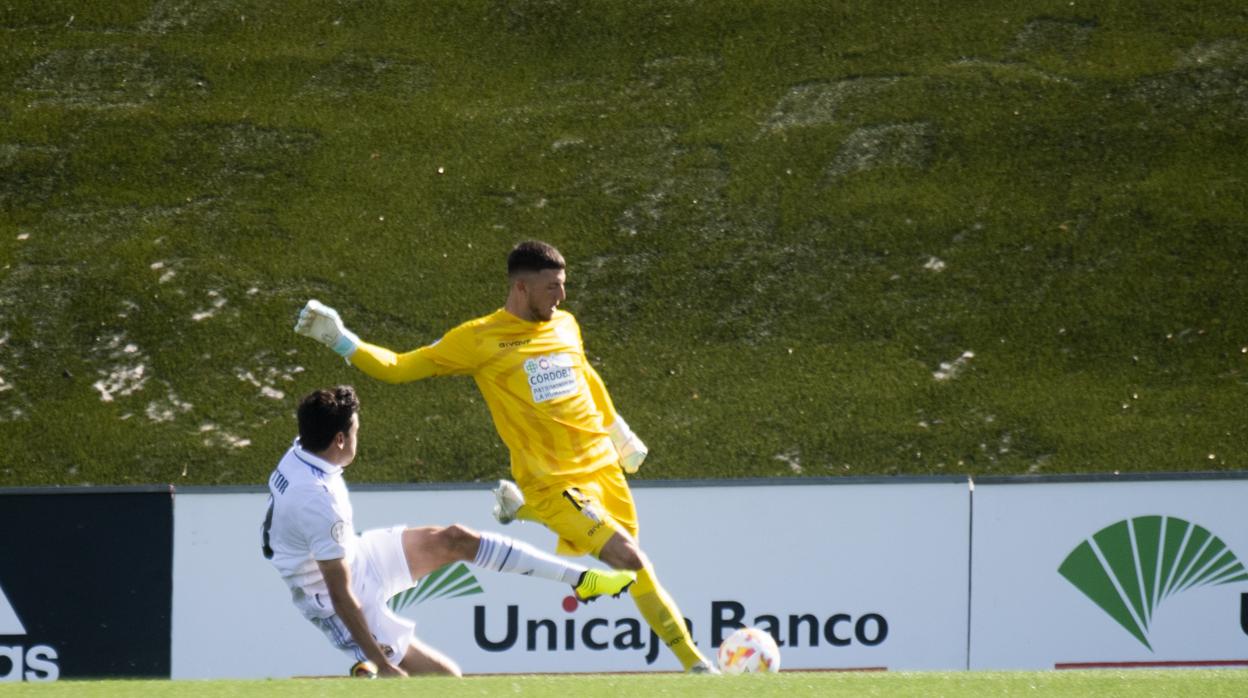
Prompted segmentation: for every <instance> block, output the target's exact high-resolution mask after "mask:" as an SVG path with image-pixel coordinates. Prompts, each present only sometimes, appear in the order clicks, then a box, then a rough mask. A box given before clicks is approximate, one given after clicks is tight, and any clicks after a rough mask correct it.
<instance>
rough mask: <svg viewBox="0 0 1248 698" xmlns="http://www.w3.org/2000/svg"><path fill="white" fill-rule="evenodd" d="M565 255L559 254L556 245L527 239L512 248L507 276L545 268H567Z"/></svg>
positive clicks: (508, 259) (508, 257)
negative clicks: (564, 259)
mask: <svg viewBox="0 0 1248 698" xmlns="http://www.w3.org/2000/svg"><path fill="white" fill-rule="evenodd" d="M566 268H567V264H566V263H565V262H564V261H563V255H561V254H559V250H556V249H555V247H554V245H549V244H547V243H544V242H542V241H541V240H525V241H524V242H521V243H517V244H516V246H515V247H513V248H511V254H509V255H507V276H509V277H511V276H515V275H516V274H521V273H524V272H532V271H542V270H543V269H566Z"/></svg>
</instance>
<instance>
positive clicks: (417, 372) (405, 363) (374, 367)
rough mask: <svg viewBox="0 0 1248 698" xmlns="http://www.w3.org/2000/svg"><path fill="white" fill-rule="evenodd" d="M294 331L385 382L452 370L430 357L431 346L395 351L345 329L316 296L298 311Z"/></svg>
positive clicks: (340, 317) (407, 379) (336, 315)
mask: <svg viewBox="0 0 1248 698" xmlns="http://www.w3.org/2000/svg"><path fill="white" fill-rule="evenodd" d="M295 333H297V334H301V335H303V336H305V337H311V338H312V339H315V340H316V341H318V342H320V343H321V344H324V345H325V346H327V347H329V348H330V349H332V350H334V352H335V353H337V354H338V355H339V356H341V357H342V358H344V359H346V360H347V361H348V362H350V363H351V365H353V366H355V367H356V368H358V369H360V370H361V371H363V372H364V373H366V374H368V375H369V376H372V377H373V378H376V379H378V380H382V381H385V382H387V383H406V382H409V381H415V380H420V379H422V378H428V377H430V376H437V375H443V374H447V373H452V372H453V370H451V369H450V368H449V367H447V366H446V365H444V364H443V363H439V362H438V361H437V360H436V359H435V357H433V356H431V354H432V353H433V352H432V351H426V350H429V349H431V347H421V348H420V349H415V350H413V351H409V352H406V353H403V354H396V353H395V352H393V351H391V350H389V349H386V348H385V347H380V346H377V345H375V344H369V343H368V342H365V341H363V340H361V339H360V338H359V336H358V335H356V334H355V333H354V332H352V331H351V330H348V329H347V328H346V325H344V324H343V321H342V316H341V315H339V314H338V311H337V310H334V309H333V308H331V307H329V306H327V305H325V304H324V303H322V302H320V301H318V300H315V299H313V300H310V301H308V302H307V304H305V305H304V306H303V309H302V310H300V311H299V318H298V319H297V320H296V321H295Z"/></svg>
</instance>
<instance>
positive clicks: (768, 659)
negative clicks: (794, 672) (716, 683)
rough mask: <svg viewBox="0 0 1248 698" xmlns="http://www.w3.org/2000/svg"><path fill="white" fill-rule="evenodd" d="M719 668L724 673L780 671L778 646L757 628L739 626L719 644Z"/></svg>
mask: <svg viewBox="0 0 1248 698" xmlns="http://www.w3.org/2000/svg"><path fill="white" fill-rule="evenodd" d="M719 670H720V671H722V672H724V673H725V674H750V673H755V672H758V673H762V672H776V671H780V648H779V647H776V641H775V640H774V639H773V638H772V637H771V633H768V632H766V631H763V630H759V629H758V628H740V629H739V630H737V631H736V632H734V633H733V634H731V635H729V636H728V639H727V640H724V643H723V644H722V645H720V646H719Z"/></svg>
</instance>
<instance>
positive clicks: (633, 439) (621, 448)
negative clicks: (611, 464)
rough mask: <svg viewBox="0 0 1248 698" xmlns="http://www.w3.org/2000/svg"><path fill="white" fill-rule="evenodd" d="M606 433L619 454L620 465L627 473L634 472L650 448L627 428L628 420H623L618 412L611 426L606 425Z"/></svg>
mask: <svg viewBox="0 0 1248 698" xmlns="http://www.w3.org/2000/svg"><path fill="white" fill-rule="evenodd" d="M607 434H608V435H610V437H611V443H612V444H614V445H615V452H616V453H618V454H620V467H621V468H623V469H624V472H626V473H628V474H629V475H632V474H634V473H636V472H637V469H638V468H640V467H641V462H642V461H644V460H645V459H646V456H647V455H648V454H649V453H650V449H648V448H646V444H645V443H643V442H642V440H641V439H639V438H637V435H636V434H634V433H633V430H632V429H629V428H628V422H625V421H624V418H623V417H621V416H620V415H618V414H617V415H616V416H615V421H614V422H612V424H611V426H609V427H607Z"/></svg>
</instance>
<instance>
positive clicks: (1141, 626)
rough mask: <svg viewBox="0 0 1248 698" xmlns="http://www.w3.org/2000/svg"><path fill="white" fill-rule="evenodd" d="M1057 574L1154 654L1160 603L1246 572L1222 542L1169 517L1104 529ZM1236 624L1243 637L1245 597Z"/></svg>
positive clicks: (1247, 619) (1246, 576)
mask: <svg viewBox="0 0 1248 698" xmlns="http://www.w3.org/2000/svg"><path fill="white" fill-rule="evenodd" d="M1058 572H1059V573H1060V574H1061V575H1062V576H1063V577H1065V578H1066V580H1067V581H1069V582H1070V583H1071V584H1073V585H1074V586H1075V588H1077V589H1078V590H1079V591H1081V592H1083V593H1084V595H1086V596H1087V597H1088V598H1089V599H1090V600H1091V601H1092V602H1093V603H1095V604H1096V605H1097V606H1099V607H1100V608H1101V610H1103V611H1105V613H1106V614H1107V615H1108V616H1109V617H1110V618H1112V619H1113V620H1114V621H1115V622H1117V623H1118V624H1119V625H1120V626H1122V628H1123V629H1124V630H1126V631H1127V632H1128V633H1130V634H1131V636H1132V637H1134V638H1135V639H1136V640H1138V641H1139V642H1140V644H1142V645H1144V647H1146V648H1148V649H1149V650H1150V651H1152V650H1153V644H1152V642H1151V641H1150V638H1149V629H1150V627H1151V626H1152V625H1153V620H1154V618H1155V617H1156V614H1157V611H1158V608H1159V607H1160V606H1161V604H1162V602H1163V601H1165V600H1166V599H1168V598H1171V597H1173V596H1175V595H1177V594H1180V593H1183V592H1186V591H1189V590H1192V589H1196V588H1198V587H1209V586H1221V585H1223V584H1232V583H1238V582H1248V570H1245V568H1244V565H1243V564H1242V563H1241V562H1240V561H1239V559H1238V558H1236V557H1235V554H1234V553H1233V552H1231V549H1230V548H1229V547H1227V545H1226V543H1225V542H1223V541H1222V539H1221V538H1219V537H1217V536H1215V535H1213V534H1212V533H1211V532H1210V531H1209V530H1208V529H1206V528H1204V527H1203V526H1198V525H1196V524H1193V523H1190V522H1188V521H1184V520H1183V519H1179V518H1175V517H1173V516H1140V517H1136V518H1133V519H1126V520H1124V521H1119V522H1118V523H1115V524H1112V525H1110V526H1106V527H1105V528H1103V529H1101V530H1099V531H1097V532H1096V533H1094V534H1092V535H1091V536H1089V537H1088V538H1087V539H1086V540H1084V541H1083V542H1082V543H1080V544H1079V545H1078V546H1076V547H1075V549H1074V550H1072V551H1071V552H1070V554H1069V555H1067V556H1066V559H1065V560H1064V561H1063V562H1062V564H1061V566H1060V567H1059V568H1058ZM1240 615H1241V619H1240V624H1241V627H1242V628H1243V630H1244V632H1245V633H1248V594H1244V595H1242V596H1241V608H1240Z"/></svg>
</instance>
